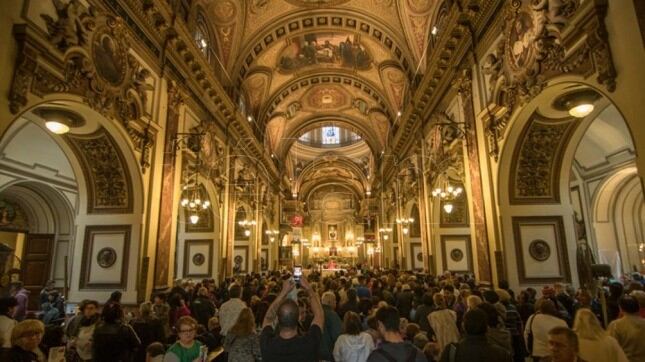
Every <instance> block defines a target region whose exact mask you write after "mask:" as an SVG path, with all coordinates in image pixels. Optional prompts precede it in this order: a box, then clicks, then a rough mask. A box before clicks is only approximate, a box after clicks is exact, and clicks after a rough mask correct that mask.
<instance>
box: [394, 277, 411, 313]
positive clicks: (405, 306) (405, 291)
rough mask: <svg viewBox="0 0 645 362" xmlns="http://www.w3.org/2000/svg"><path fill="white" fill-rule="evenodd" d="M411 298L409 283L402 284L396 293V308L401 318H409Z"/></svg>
mask: <svg viewBox="0 0 645 362" xmlns="http://www.w3.org/2000/svg"><path fill="white" fill-rule="evenodd" d="M413 300H414V294H412V289H410V286H409V285H407V284H403V287H401V291H400V292H398V293H396V309H398V310H399V315H400V316H401V318H407V319H410V311H411V310H412V301H413Z"/></svg>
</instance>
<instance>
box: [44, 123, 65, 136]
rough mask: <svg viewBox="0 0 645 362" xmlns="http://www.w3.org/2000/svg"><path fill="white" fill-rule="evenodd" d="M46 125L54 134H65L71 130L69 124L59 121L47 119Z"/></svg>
mask: <svg viewBox="0 0 645 362" xmlns="http://www.w3.org/2000/svg"><path fill="white" fill-rule="evenodd" d="M45 127H47V129H48V130H49V131H50V132H51V133H54V134H65V133H67V132H69V126H68V125H66V124H64V123H62V122H58V121H47V122H45Z"/></svg>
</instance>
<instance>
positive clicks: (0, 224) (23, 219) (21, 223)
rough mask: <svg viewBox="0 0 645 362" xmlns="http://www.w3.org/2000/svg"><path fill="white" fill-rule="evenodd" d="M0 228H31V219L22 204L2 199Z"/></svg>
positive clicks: (22, 229) (17, 229)
mask: <svg viewBox="0 0 645 362" xmlns="http://www.w3.org/2000/svg"><path fill="white" fill-rule="evenodd" d="M0 229H2V230H11V231H14V230H15V231H27V230H29V221H28V220H27V216H26V215H25V212H24V211H23V209H22V208H21V207H20V205H18V204H15V203H13V202H10V201H7V200H0Z"/></svg>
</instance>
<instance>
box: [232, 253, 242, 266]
mask: <svg viewBox="0 0 645 362" xmlns="http://www.w3.org/2000/svg"><path fill="white" fill-rule="evenodd" d="M233 261H234V262H235V264H242V262H243V261H244V258H242V257H241V256H240V255H238V256H236V257H235V258H233Z"/></svg>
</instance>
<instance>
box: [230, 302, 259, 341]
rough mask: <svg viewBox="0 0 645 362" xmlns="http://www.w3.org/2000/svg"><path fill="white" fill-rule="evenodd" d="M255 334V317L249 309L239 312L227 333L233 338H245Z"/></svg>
mask: <svg viewBox="0 0 645 362" xmlns="http://www.w3.org/2000/svg"><path fill="white" fill-rule="evenodd" d="M253 332H255V317H254V316H253V312H252V311H251V308H248V307H247V308H244V309H242V310H241V311H240V315H239V316H238V317H237V321H236V322H235V324H234V325H233V327H231V329H230V330H229V331H228V333H230V334H231V335H233V336H237V337H246V336H249V335H251V334H253Z"/></svg>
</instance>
